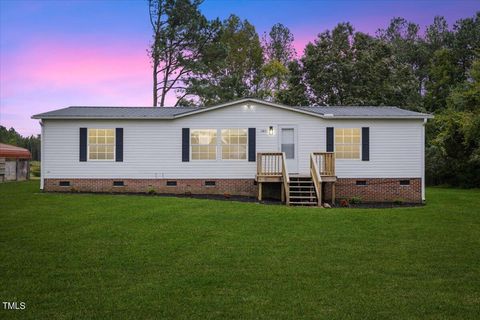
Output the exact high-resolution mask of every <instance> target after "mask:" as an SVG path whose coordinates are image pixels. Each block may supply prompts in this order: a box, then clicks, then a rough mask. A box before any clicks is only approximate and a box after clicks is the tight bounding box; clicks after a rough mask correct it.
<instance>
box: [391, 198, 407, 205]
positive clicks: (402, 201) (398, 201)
mask: <svg viewBox="0 0 480 320" xmlns="http://www.w3.org/2000/svg"><path fill="white" fill-rule="evenodd" d="M404 202H405V201H404V200H403V199H401V198H397V199H394V200H393V203H394V204H403V203H404Z"/></svg>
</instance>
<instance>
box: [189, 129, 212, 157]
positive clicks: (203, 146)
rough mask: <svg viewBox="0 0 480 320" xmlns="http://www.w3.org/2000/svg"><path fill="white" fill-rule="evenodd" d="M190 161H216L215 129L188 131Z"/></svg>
mask: <svg viewBox="0 0 480 320" xmlns="http://www.w3.org/2000/svg"><path fill="white" fill-rule="evenodd" d="M190 145H191V150H192V151H191V159H192V160H216V159H217V129H192V130H191V131H190Z"/></svg>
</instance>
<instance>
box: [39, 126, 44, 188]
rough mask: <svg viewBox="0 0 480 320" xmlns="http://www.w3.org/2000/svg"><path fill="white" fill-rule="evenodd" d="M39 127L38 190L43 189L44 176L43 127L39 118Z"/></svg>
mask: <svg viewBox="0 0 480 320" xmlns="http://www.w3.org/2000/svg"><path fill="white" fill-rule="evenodd" d="M40 127H41V129H42V130H41V132H40V190H43V185H44V184H43V180H44V177H45V170H44V168H45V165H44V161H43V160H44V159H45V152H44V151H45V147H44V145H45V143H44V139H45V138H44V137H45V136H44V134H45V128H44V124H43V122H42V120H40Z"/></svg>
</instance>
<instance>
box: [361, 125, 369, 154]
mask: <svg viewBox="0 0 480 320" xmlns="http://www.w3.org/2000/svg"><path fill="white" fill-rule="evenodd" d="M362 161H370V128H369V127H364V128H362Z"/></svg>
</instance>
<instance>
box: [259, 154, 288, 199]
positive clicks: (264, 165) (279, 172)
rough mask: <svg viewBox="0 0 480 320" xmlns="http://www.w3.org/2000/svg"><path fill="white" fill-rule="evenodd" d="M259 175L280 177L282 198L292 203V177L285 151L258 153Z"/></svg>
mask: <svg viewBox="0 0 480 320" xmlns="http://www.w3.org/2000/svg"><path fill="white" fill-rule="evenodd" d="M257 177H278V178H280V179H281V181H283V183H282V198H284V197H285V198H284V199H285V202H286V204H287V205H288V204H289V203H290V191H289V189H290V188H289V186H290V177H289V175H288V170H287V162H286V160H285V153H284V152H260V153H257Z"/></svg>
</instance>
